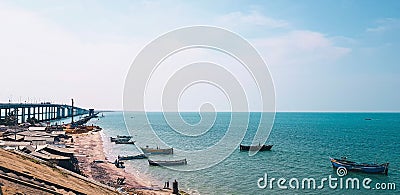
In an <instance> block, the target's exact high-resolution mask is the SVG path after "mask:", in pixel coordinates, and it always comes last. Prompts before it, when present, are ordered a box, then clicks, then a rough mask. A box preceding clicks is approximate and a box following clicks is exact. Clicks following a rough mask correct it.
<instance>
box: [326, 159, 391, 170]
mask: <svg viewBox="0 0 400 195" xmlns="http://www.w3.org/2000/svg"><path fill="white" fill-rule="evenodd" d="M330 160H331V163H332V166H333V168H336V169H337V168H340V167H344V168H346V169H347V170H348V171H360V172H364V173H381V174H388V167H389V163H383V164H375V163H357V162H353V161H349V160H347V159H346V158H341V159H336V158H330Z"/></svg>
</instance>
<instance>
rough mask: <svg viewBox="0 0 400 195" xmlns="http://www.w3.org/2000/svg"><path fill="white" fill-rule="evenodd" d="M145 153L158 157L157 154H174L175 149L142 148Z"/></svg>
mask: <svg viewBox="0 0 400 195" xmlns="http://www.w3.org/2000/svg"><path fill="white" fill-rule="evenodd" d="M141 149H142V151H143V153H145V154H150V155H157V154H173V153H174V149H173V148H167V149H157V148H141Z"/></svg>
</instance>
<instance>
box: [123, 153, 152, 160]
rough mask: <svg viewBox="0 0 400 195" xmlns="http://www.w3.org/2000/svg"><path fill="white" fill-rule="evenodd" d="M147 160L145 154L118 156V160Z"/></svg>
mask: <svg viewBox="0 0 400 195" xmlns="http://www.w3.org/2000/svg"><path fill="white" fill-rule="evenodd" d="M145 158H148V157H147V156H146V155H145V154H138V155H133V156H129V155H128V156H118V160H134V159H145Z"/></svg>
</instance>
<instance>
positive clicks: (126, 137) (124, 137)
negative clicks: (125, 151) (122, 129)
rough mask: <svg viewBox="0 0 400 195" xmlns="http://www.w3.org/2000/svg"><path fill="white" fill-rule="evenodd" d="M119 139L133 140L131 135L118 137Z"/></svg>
mask: <svg viewBox="0 0 400 195" xmlns="http://www.w3.org/2000/svg"><path fill="white" fill-rule="evenodd" d="M117 139H132V136H130V135H117Z"/></svg>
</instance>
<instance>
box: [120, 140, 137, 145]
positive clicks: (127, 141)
mask: <svg viewBox="0 0 400 195" xmlns="http://www.w3.org/2000/svg"><path fill="white" fill-rule="evenodd" d="M135 142H136V141H133V140H130V139H129V140H127V139H122V140H120V139H117V140H116V141H115V143H116V144H135Z"/></svg>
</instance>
